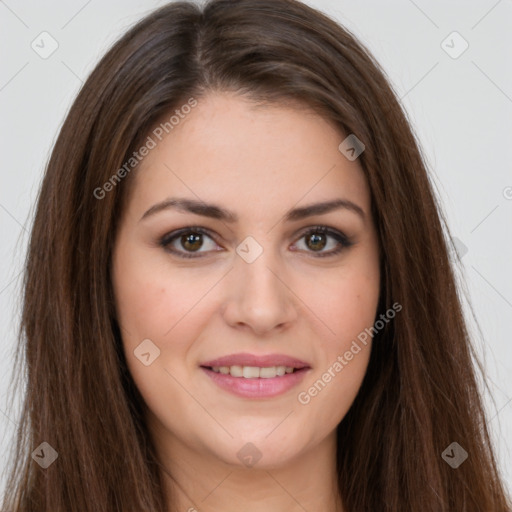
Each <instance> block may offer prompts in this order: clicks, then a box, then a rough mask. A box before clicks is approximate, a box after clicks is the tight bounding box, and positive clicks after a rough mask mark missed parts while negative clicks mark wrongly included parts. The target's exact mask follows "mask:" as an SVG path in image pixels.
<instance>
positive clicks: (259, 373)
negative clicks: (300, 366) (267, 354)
mask: <svg viewBox="0 0 512 512" xmlns="http://www.w3.org/2000/svg"><path fill="white" fill-rule="evenodd" d="M212 370H213V371H214V372H216V373H222V374H224V375H228V374H230V375H231V376H232V377H244V378H245V379H257V378H260V379H272V378H274V377H282V376H283V375H284V374H285V373H293V371H294V368H293V367H292V366H271V367H268V368H259V367H258V366H237V365H234V366H213V367H212Z"/></svg>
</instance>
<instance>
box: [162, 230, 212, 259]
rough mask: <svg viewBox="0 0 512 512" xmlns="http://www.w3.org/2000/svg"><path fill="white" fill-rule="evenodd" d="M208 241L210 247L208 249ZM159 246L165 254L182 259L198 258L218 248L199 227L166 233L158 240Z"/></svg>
mask: <svg viewBox="0 0 512 512" xmlns="http://www.w3.org/2000/svg"><path fill="white" fill-rule="evenodd" d="M208 241H209V242H210V245H211V247H208V243H206V242H208ZM160 245H161V246H162V247H163V248H164V249H165V250H166V251H167V252H170V253H172V254H176V255H177V256H180V257H182V258H199V257H201V256H203V255H204V253H206V252H209V251H211V250H216V248H217V247H218V245H217V244H216V243H215V242H214V240H213V239H212V237H211V236H210V235H209V234H208V233H207V231H206V230H205V229H203V228H200V227H189V228H184V229H180V230H178V231H173V232H172V233H168V234H167V235H165V236H164V237H163V238H162V239H161V240H160ZM205 245H206V247H205ZM201 249H205V250H201ZM194 253H197V255H196V254H194Z"/></svg>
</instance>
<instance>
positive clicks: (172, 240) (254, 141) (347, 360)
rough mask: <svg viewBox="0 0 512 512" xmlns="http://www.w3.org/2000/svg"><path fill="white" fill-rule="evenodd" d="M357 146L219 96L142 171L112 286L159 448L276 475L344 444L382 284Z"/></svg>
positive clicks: (298, 120)
mask: <svg viewBox="0 0 512 512" xmlns="http://www.w3.org/2000/svg"><path fill="white" fill-rule="evenodd" d="M344 138H345V136H344V135H343V134H342V133H341V132H340V131H338V130H337V129H336V127H335V126H334V125H332V124H331V123H329V122H328V121H326V120H325V119H323V118H322V117H320V116H318V115H317V114H314V113H313V112H311V111H307V110H305V109H304V108H299V107H296V108H293V107H291V106H287V107H278V106H266V107H261V106H259V107H257V106H256V105H255V104H254V103H252V102H250V101H249V100H247V99H243V98H240V97H237V96H234V95H230V94H227V93H223V94H221V93H216V94H211V95H209V96H207V97H204V98H202V99H201V100H200V101H199V103H198V104H197V106H196V107H195V108H194V109H192V111H191V112H190V113H189V114H188V115H187V116H186V117H185V118H184V119H181V120H180V122H179V124H177V125H176V126H174V128H173V129H172V131H170V132H169V134H168V135H166V136H165V137H164V138H162V140H161V141H158V139H156V140H157V141H158V143H157V145H156V147H154V148H153V149H151V150H150V151H149V154H148V155H147V156H146V157H145V158H144V160H143V161H142V163H141V165H140V167H139V169H138V170H137V174H136V175H134V176H133V178H135V180H134V182H133V183H131V185H132V187H133V188H132V190H131V192H130V196H129V198H128V201H127V204H126V208H125V211H124V212H123V216H122V219H121V223H120V228H119V231H118V235H117V239H116V243H115V248H114V254H113V261H112V263H113V286H114V293H115V297H116V308H117V314H118V321H119V324H120V326H121V331H122V334H123V344H124V349H125V353H126V358H127V362H128V366H129V371H130V372H131V375H132V376H133V379H134V381H135V383H136V385H137V387H138V389H139V390H140V392H141V394H142V396H143V398H144V400H145V402H146V404H147V406H148V424H149V425H150V428H151V429H152V431H153V434H154V435H155V436H156V437H157V438H158V440H159V442H161V443H167V444H168V445H173V446H180V447H186V448H187V449H188V450H194V451H196V452H200V453H202V454H203V455H204V456H205V457H208V456H211V457H214V458H215V459H218V460H221V461H224V462H226V463H230V464H237V465H241V464H242V463H243V461H244V457H245V456H246V455H249V456H250V455H257V454H261V462H260V466H262V465H263V466H268V467H272V466H275V465H276V464H282V463H284V462H286V461H291V460H292V459H293V458H294V457H296V456H299V455H300V454H301V453H306V452H307V451H308V450H313V449H314V448H315V447H317V446H319V445H320V444H321V443H322V442H324V441H325V440H326V439H327V438H329V436H331V438H332V436H334V433H335V429H336V426H337V425H338V423H339V422H340V421H341V420H342V418H343V416H344V415H345V414H346V412H347V410H348V409H349V407H350V405H351V403H352V402H353V400H354V398H355V396H356V394H357V392H358V390H359V387H360V385H361V382H362V379H363V377H364V374H365V371H366V368H367V364H368V358H369V354H370V347H371V342H370V340H369V339H367V340H366V344H364V343H363V342H361V339H362V337H361V333H363V332H364V330H365V328H369V327H371V326H373V323H374V320H375V315H376V311H377V301H378V296H379V282H380V276H379V250H378V242H377V234H376V231H375V226H374V224H373V223H372V219H371V215H370V206H371V205H370V193H369V189H368V186H367V183H366V180H365V177H364V174H363V170H362V168H361V166H360V164H359V162H358V160H357V159H356V160H354V161H350V160H349V159H347V158H346V157H345V156H344V155H343V154H342V153H341V152H340V150H339V149H338V146H339V145H340V143H341V142H342V140H343V139H344ZM118 186H119V185H118ZM121 186H122V185H121ZM180 201H182V202H181V203H180ZM335 202H337V203H336V204H335ZM322 203H332V204H331V207H328V206H327V207H318V208H309V207H311V206H314V205H318V204H322ZM206 205H215V206H208V207H206ZM358 336H359V339H358ZM262 368H263V369H262ZM283 373H284V375H283ZM240 374H242V376H240ZM247 443H252V445H247ZM241 449H242V451H241V452H240V450H241ZM244 450H245V451H244Z"/></svg>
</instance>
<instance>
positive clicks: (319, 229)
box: [159, 226, 353, 258]
mask: <svg viewBox="0 0 512 512" xmlns="http://www.w3.org/2000/svg"><path fill="white" fill-rule="evenodd" d="M188 233H195V234H202V235H206V236H208V237H209V238H211V239H212V240H213V237H212V235H211V233H210V232H209V230H207V229H204V228H201V227H199V226H189V227H186V228H183V229H179V230H177V231H173V232H171V233H167V234H166V235H164V236H163V237H162V238H161V239H160V241H159V245H160V246H161V247H163V248H164V249H165V250H166V251H168V252H170V253H172V254H175V255H176V256H178V257H179V258H202V257H203V256H195V255H192V254H193V253H187V252H181V251H176V250H175V249H170V248H169V246H170V245H171V243H172V242H173V241H174V240H175V239H177V238H178V237H180V236H181V235H184V234H188ZM314 233H315V234H316V233H321V234H325V235H328V236H331V237H333V238H334V239H335V240H337V241H338V242H339V244H340V245H339V246H338V247H337V248H336V249H333V250H331V251H328V252H326V253H316V254H315V252H314V251H307V252H311V253H312V254H313V255H314V256H313V257H315V258H326V257H331V256H336V255H337V254H339V253H340V252H341V251H342V250H343V249H346V248H348V247H350V246H351V245H353V242H352V241H351V240H350V239H349V238H348V237H347V236H345V235H344V234H343V233H341V232H339V231H336V230H333V229H331V228H328V227H326V226H314V227H311V228H309V229H307V230H306V231H305V232H303V233H302V234H301V235H300V237H299V238H298V240H301V239H303V238H304V237H306V236H308V235H311V234H314ZM198 254H204V253H198Z"/></svg>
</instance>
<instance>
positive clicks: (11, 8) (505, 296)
mask: <svg viewBox="0 0 512 512" xmlns="http://www.w3.org/2000/svg"><path fill="white" fill-rule="evenodd" d="M164 3H165V2H162V1H161V2H157V1H150V0H145V1H144V0H123V1H121V0H115V1H114V0H110V1H108V2H104V1H103V2H101V1H100V0H90V1H88V2H87V1H85V0H81V1H68V2H64V0H51V1H45V2H36V1H35V0H33V1H26V0H25V1H15V0H6V1H0V44H1V47H2V49H3V51H2V61H1V62H2V65H1V67H0V109H1V123H0V129H1V136H0V141H1V147H0V155H1V157H2V159H1V166H0V169H1V170H0V178H1V186H0V239H1V245H0V258H1V261H2V265H1V267H0V311H1V312H2V314H1V318H0V328H1V334H2V338H1V349H2V350H1V357H0V450H1V453H2V456H1V457H0V472H1V471H3V470H4V467H5V463H6V457H7V455H8V450H9V448H10V447H11V445H12V436H13V432H14V427H15V425H16V420H17V416H16V414H17V412H16V411H17V407H16V406H15V408H14V409H8V398H9V397H10V396H11V395H12V391H11V390H10V389H9V388H8V383H9V379H10V376H11V368H12V362H13V350H14V347H15V344H16V336H15V334H16V326H17V322H18V319H19V291H20V271H21V268H22V260H23V255H24V251H25V247H26V241H27V238H28V231H29V229H30V224H31V218H32V217H31V216H32V211H33V205H34V202H35V199H36V194H37V190H38V186H39V183H40V180H41V177H42V174H43V169H44V165H45V163H46V160H47V158H48V155H49V151H50V149H51V146H52V144H53V142H54V140H55V137H56V134H57V130H58V128H59V127H60V125H61V123H62V121H63V118H64V116H65V114H66V112H67V110H68V108H69V106H70V104H71V102H72V100H73V98H74V97H75V95H76V93H77V92H78V90H79V87H80V85H81V83H82V81H83V80H84V78H85V77H86V76H87V75H88V73H89V72H90V71H91V69H92V67H93V66H94V65H95V63H96V62H97V61H98V60H99V57H100V56H101V55H102V54H103V53H104V51H105V49H106V48H107V47H108V46H109V45H110V44H111V43H112V42H113V41H114V40H115V39H117V38H118V36H119V35H120V34H122V33H123V32H124V31H125V30H126V29H127V28H128V27H129V26H131V25H132V24H133V23H134V22H135V21H137V20H138V19H139V18H141V17H142V16H143V15H145V14H146V13H148V12H149V11H151V10H152V9H154V8H155V7H158V6H160V5H163V4H164ZM308 3H309V4H310V5H312V6H314V7H317V8H320V9H321V10H323V11H324V12H326V13H327V14H330V15H331V16H333V17H334V18H336V19H337V20H338V21H339V22H341V23H342V24H344V25H345V26H346V27H347V28H348V29H350V30H351V31H352V32H353V33H355V34H356V36H358V37H359V38H360V39H361V40H362V42H363V43H364V44H365V45H366V46H367V47H368V48H369V49H370V51H371V52H373V54H374V55H375V56H376V58H377V60H378V61H379V62H380V63H381V64H382V66H383V67H384V69H385V71H386V73H387V75H388V76H389V79H390V81H391V83H392V85H393V87H394V89H395V90H396V92H397V94H398V96H399V97H400V98H402V101H403V104H404V106H405V108H406V110H407V112H408V115H409V118H410V122H411V123H412V125H413V127H414V129H415V130H416V133H417V134H418V137H419V140H420V143H421V146H422V149H423V152H424V155H425V158H426V161H427V163H428V165H429V168H430V169H431V172H432V175H433V179H434V181H435V183H436V186H437V189H438V194H439V197H440V199H441V201H442V204H443V207H444V210H445V212H446V215H447V218H448V221H449V226H450V229H451V231H452V235H453V236H454V237H456V239H457V240H456V241H455V245H456V246H457V250H458V252H459V254H460V256H461V257H462V263H463V269H462V271H461V273H460V279H461V282H463V283H466V285H465V286H466V288H467V291H468V295H469V300H470V303H471V304H472V306H473V308H474V310H475V313H476V316H477V319H478V323H479V325H480V327H481V329H482V333H483V337H479V336H476V341H475V344H476V348H477V351H478V353H479V354H480V355H481V357H482V359H483V361H484V365H485V368H486V371H487V375H488V377H489V383H490V389H491V392H492V398H493V399H491V395H489V394H487V393H486V395H485V396H486V407H487V409H488V412H489V420H490V422H489V423H490V427H491V430H492V433H493V437H494V440H495V443H496V446H497V450H498V455H499V460H500V465H501V467H502V470H503V472H504V475H505V479H506V481H507V484H508V485H509V488H512V463H511V461H512V457H511V446H512V363H511V361H512V357H511V356H512V340H511V336H510V330H509V327H508V325H509V324H508V322H509V320H510V318H511V317H512V271H511V267H510V263H511V261H512V237H511V235H512V165H511V160H512V158H511V153H510V145H511V140H510V138H511V135H512V71H511V62H512V55H511V53H512V31H511V30H510V28H511V27H512V1H511V0H500V1H496V0H480V1H475V0H473V1H452V2H450V3H449V4H448V3H447V2H441V1H431V2H427V1H426V0H415V1H413V0H393V1H388V2H386V3H383V2H379V1H377V0H371V1H370V0H363V1H359V2H348V1H346V2H345V1H334V0H329V1H328V0H323V1H321V0H316V1H313V0H311V1H309V2H308ZM43 31H47V32H48V33H49V34H51V37H52V38H54V39H55V40H56V41H57V43H58V48H57V50H56V51H55V52H54V53H53V54H52V55H51V56H49V57H48V58H47V59H43V58H41V57H40V56H39V55H38V54H37V53H36V52H35V51H34V50H33V49H32V47H31V44H32V42H33V41H34V40H35V43H34V44H39V45H40V46H42V45H43V43H42V42H41V37H39V35H40V34H41V32H43ZM453 31H457V32H458V33H459V34H460V35H461V36H462V38H463V39H457V36H455V37H454V36H450V37H448V36H449V35H450V34H451V33H452V32H453ZM447 37H448V39H446V38H447ZM445 40H446V42H445V43H443V41H445ZM463 40H465V41H467V44H468V45H469V46H468V48H467V50H466V51H464V52H463V53H462V54H461V55H458V56H457V54H458V53H459V52H460V51H461V50H462V49H463V47H464V41H463ZM44 44H45V46H44V47H45V48H46V49H48V48H50V46H49V44H50V40H49V39H46V40H45V43H44ZM450 47H451V48H450ZM447 52H450V53H451V54H452V56H450V55H449V53H447ZM454 57H457V58H454ZM466 309H467V311H468V312H469V308H468V306H467V304H466ZM468 316H469V315H468ZM469 321H470V326H471V328H472V329H473V331H475V325H474V323H473V321H472V320H471V319H469ZM475 332H476V331H475ZM446 342H447V343H449V340H447V341H446ZM16 403H17V402H15V404H16ZM450 413H451V412H450V411H449V410H447V411H446V414H450ZM34 448H35V447H34ZM469 457H471V454H469ZM2 482H3V480H1V479H0V486H1V485H3V484H2Z"/></svg>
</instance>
